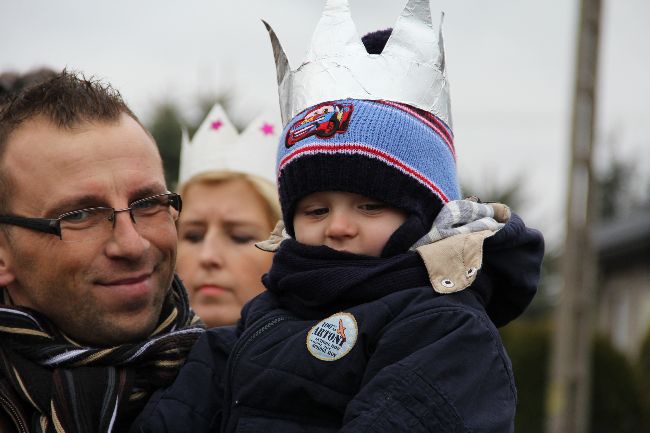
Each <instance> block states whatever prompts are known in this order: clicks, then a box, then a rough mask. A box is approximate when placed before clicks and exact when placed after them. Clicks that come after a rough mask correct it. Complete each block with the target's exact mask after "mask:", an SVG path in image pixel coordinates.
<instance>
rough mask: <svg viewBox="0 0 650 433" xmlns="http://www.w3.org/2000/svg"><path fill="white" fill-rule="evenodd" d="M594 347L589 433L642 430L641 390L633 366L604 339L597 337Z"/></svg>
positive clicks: (636, 431)
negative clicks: (590, 432)
mask: <svg viewBox="0 0 650 433" xmlns="http://www.w3.org/2000/svg"><path fill="white" fill-rule="evenodd" d="M593 348H594V352H593V353H594V358H593V362H594V363H593V368H592V392H591V408H592V409H591V431H592V433H611V432H617V433H638V432H641V431H644V430H643V426H642V422H643V420H642V414H643V407H642V403H641V392H640V391H641V390H640V389H639V388H638V382H637V381H636V380H635V379H636V377H635V373H634V370H633V368H632V366H631V365H630V363H629V362H628V361H627V359H626V358H625V356H623V354H622V353H620V352H619V351H617V350H616V349H614V347H612V345H611V344H610V343H609V340H607V339H606V338H604V337H597V338H596V339H595V341H594V347H593ZM645 431H647V430H645Z"/></svg>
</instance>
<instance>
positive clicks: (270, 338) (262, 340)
mask: <svg viewBox="0 0 650 433" xmlns="http://www.w3.org/2000/svg"><path fill="white" fill-rule="evenodd" d="M542 254H543V241H542V238H541V235H540V234H539V232H537V231H534V230H530V229H527V228H526V227H525V226H524V225H523V223H522V222H521V220H520V219H519V218H518V217H516V216H514V215H513V217H512V218H511V220H510V221H509V222H508V224H506V226H505V227H504V228H503V229H502V230H501V231H499V232H498V233H497V234H496V235H495V236H493V237H492V238H489V239H488V240H486V242H485V246H484V264H483V268H482V269H481V271H480V273H479V275H478V277H477V279H476V281H475V282H474V283H473V284H472V285H471V286H470V287H469V288H468V289H466V290H463V291H460V292H457V293H453V294H447V295H440V294H438V293H435V292H434V291H433V290H432V288H431V286H430V285H429V284H428V275H427V273H426V270H424V266H423V264H422V261H421V259H420V258H419V257H418V256H417V254H415V253H407V254H402V255H399V256H396V257H393V258H389V259H379V258H368V257H360V256H353V255H350V254H347V253H340V252H335V251H333V250H330V249H328V248H326V247H306V246H304V245H300V244H298V243H296V242H295V241H285V242H283V244H282V247H281V248H280V251H278V253H276V257H275V258H274V264H273V267H272V269H271V271H270V273H269V274H268V275H267V276H265V283H266V285H267V288H268V289H269V290H268V291H267V292H265V293H264V294H262V295H260V296H258V297H257V298H255V299H254V300H253V301H251V302H250V303H249V304H247V305H246V307H245V308H244V310H243V311H242V320H241V321H240V323H239V324H238V327H237V328H236V329H235V328H215V329H213V330H210V331H208V332H207V333H206V334H205V335H204V336H203V337H202V338H201V339H200V340H199V341H198V343H197V344H196V346H195V347H194V349H193V351H192V352H191V354H190V356H189V358H188V360H187V363H186V364H185V366H184V367H183V368H182V369H181V372H180V374H179V376H178V378H177V379H176V381H175V383H174V384H173V385H172V386H171V387H170V388H168V389H166V390H163V391H159V392H158V393H157V394H156V395H155V396H154V397H153V398H152V399H151V400H150V402H149V403H148V405H147V407H146V408H145V411H144V412H143V413H142V414H141V415H140V417H139V418H138V420H137V421H136V423H135V424H134V425H133V427H132V430H131V431H132V433H135V432H264V433H272V432H283V433H293V432H295V433H298V432H311V433H319V432H386V433H388V432H391V433H394V432H494V433H497V432H498V433H503V432H511V431H513V428H514V427H513V423H514V413H515V405H516V390H515V385H514V380H513V376H512V369H511V364H510V360H509V359H508V356H507V354H506V352H505V350H504V347H503V345H502V343H501V340H500V337H499V334H498V332H497V329H496V327H495V325H494V323H498V324H503V323H505V322H507V321H509V320H511V319H513V318H514V317H516V316H517V315H519V314H520V313H521V312H522V311H523V309H524V308H525V307H526V306H527V305H528V303H529V302H530V300H531V299H532V296H533V295H534V293H535V290H536V286H537V283H538V278H539V267H540V264H541V258H542ZM348 265H349V266H348ZM486 311H487V312H486Z"/></svg>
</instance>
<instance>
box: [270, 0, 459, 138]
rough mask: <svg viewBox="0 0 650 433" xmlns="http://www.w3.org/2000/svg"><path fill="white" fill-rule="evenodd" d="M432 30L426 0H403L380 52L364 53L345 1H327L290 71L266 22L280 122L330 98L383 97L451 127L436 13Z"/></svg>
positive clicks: (442, 47)
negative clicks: (308, 45)
mask: <svg viewBox="0 0 650 433" xmlns="http://www.w3.org/2000/svg"><path fill="white" fill-rule="evenodd" d="M443 16H444V14H442V15H441V18H440V26H439V30H438V32H436V31H435V29H434V28H433V24H432V22H431V10H430V8H429V0H409V1H408V4H407V5H406V6H405V8H404V10H403V12H402V14H401V15H400V17H399V18H398V19H397V22H396V23H395V26H394V27H393V31H392V33H391V36H390V38H389V40H388V42H387V43H386V47H385V48H384V50H383V51H382V53H381V54H368V52H367V51H366V48H365V46H364V45H363V43H362V42H361V39H360V38H359V35H358V34H357V30H356V27H355V25H354V22H353V21H352V17H351V15H350V7H349V6H348V1H347V0H327V3H326V5H325V10H324V12H323V16H322V17H321V19H320V22H319V23H318V26H317V27H316V30H315V32H314V35H313V37H312V43H311V48H310V49H309V52H308V54H307V57H306V59H305V61H304V62H303V64H302V65H300V67H299V68H298V69H296V70H293V71H292V70H291V68H290V67H289V62H288V60H287V56H286V54H285V53H284V50H283V49H282V46H281V45H280V42H279V40H278V38H277V36H276V35H275V32H274V31H273V29H272V28H271V26H269V25H268V24H267V23H266V22H264V25H265V26H266V28H267V30H268V32H269V35H270V37H271V45H272V46H273V54H274V56H275V64H276V69H277V75H278V91H279V96H280V111H281V113H282V121H283V122H284V124H285V125H286V124H287V122H289V121H290V120H291V119H292V118H293V117H294V116H295V115H296V114H298V113H300V112H301V111H302V110H304V109H305V108H307V107H310V106H312V105H315V104H318V103H320V102H324V101H331V100H336V99H345V98H354V99H370V100H377V99H385V100H389V101H395V102H402V103H405V104H408V105H412V106H414V107H417V108H420V109H422V110H426V111H428V112H430V113H433V114H434V115H436V116H437V117H438V118H440V119H442V120H443V121H444V122H445V123H446V124H447V125H449V127H451V126H452V125H451V105H450V100H449V83H448V81H447V74H446V72H445V50H444V45H443V37H442V18H443Z"/></svg>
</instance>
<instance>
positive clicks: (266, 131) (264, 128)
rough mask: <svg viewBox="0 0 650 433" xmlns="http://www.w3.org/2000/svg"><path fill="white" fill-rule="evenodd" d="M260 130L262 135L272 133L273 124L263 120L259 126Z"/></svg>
mask: <svg viewBox="0 0 650 433" xmlns="http://www.w3.org/2000/svg"><path fill="white" fill-rule="evenodd" d="M260 129H261V130H262V134H264V135H272V134H273V125H271V124H270V123H266V122H264V124H263V125H262V127H261V128H260Z"/></svg>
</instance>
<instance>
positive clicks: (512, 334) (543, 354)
mask: <svg viewBox="0 0 650 433" xmlns="http://www.w3.org/2000/svg"><path fill="white" fill-rule="evenodd" d="M549 328H550V327H549V324H548V322H547V321H543V320H536V321H532V320H531V321H515V322H513V323H511V324H509V325H508V326H506V327H505V328H503V329H502V330H501V336H502V338H503V343H504V345H505V346H506V349H507V350H508V354H509V355H510V359H511V360H512V366H513V370H514V375H515V383H516V385H517V401H518V403H517V416H516V418H515V431H518V432H527V433H543V432H544V414H545V411H544V410H545V409H544V398H545V397H544V396H545V390H546V383H547V377H548V366H549V360H548V357H549V354H550V344H551V343H550V329H549Z"/></svg>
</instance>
